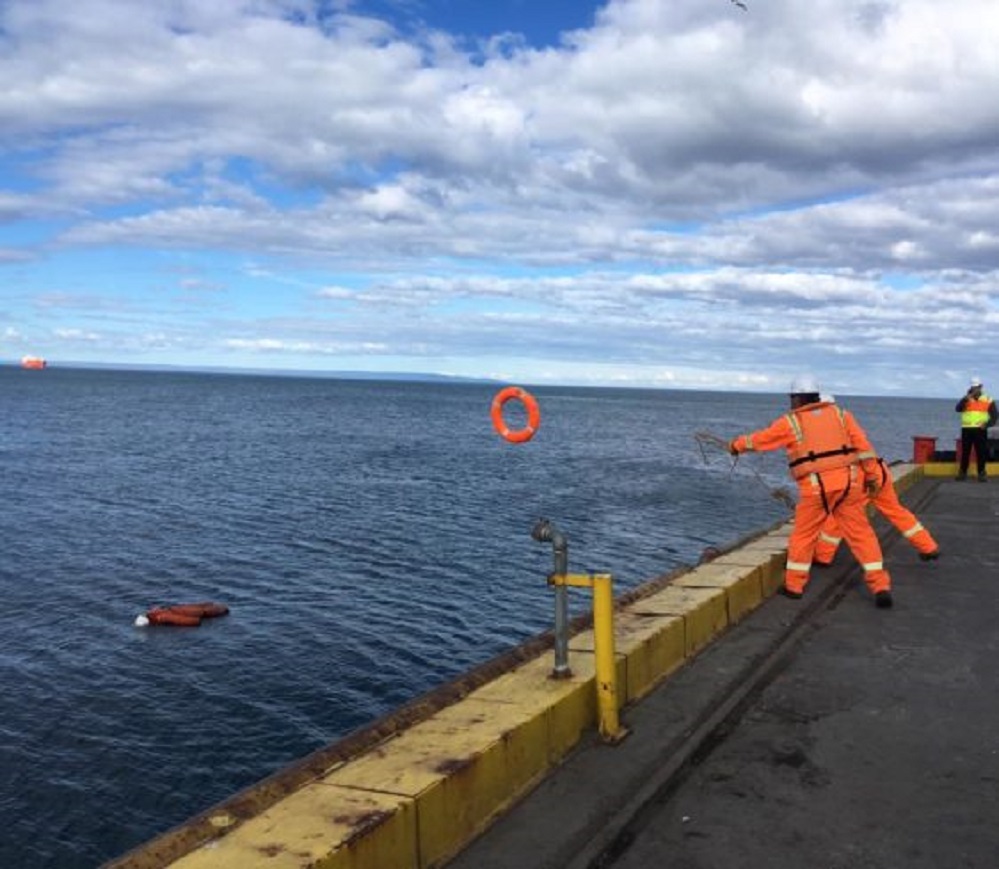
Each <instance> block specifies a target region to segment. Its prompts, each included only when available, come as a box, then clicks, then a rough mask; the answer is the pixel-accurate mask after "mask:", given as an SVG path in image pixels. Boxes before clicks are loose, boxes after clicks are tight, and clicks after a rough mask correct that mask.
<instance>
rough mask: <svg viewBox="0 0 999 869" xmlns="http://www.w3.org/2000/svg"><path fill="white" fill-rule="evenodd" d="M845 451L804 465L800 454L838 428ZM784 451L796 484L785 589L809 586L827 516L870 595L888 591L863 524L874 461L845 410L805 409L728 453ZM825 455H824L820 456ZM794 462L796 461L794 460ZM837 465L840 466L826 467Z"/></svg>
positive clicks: (739, 441) (821, 405) (822, 405)
mask: <svg viewBox="0 0 999 869" xmlns="http://www.w3.org/2000/svg"><path fill="white" fill-rule="evenodd" d="M837 428H838V431H839V433H840V434H841V437H840V440H841V441H843V442H844V447H849V448H850V449H849V452H848V453H847V451H846V450H845V449H844V451H842V452H840V454H839V456H838V458H834V457H831V458H828V459H820V460H819V461H811V462H810V461H806V460H805V459H802V458H801V454H802V453H803V452H807V451H808V450H809V449H810V444H809V440H810V438H814V437H815V435H814V434H809V432H813V433H814V432H816V431H817V429H821V430H823V431H824V432H826V433H827V436H826V438H825V440H826V441H828V433H829V432H831V431H833V430H835V429H837ZM780 447H784V448H785V449H787V451H788V457H789V460H790V459H792V458H794V459H795V466H794V467H792V474H793V475H794V476H795V478H796V480H797V483H798V491H799V495H800V497H799V499H798V505H797V507H796V508H795V511H794V528H793V530H792V532H791V537H790V539H789V540H788V547H787V565H786V568H785V571H784V586H785V588H786V589H787V590H788V591H790V592H794V593H798V594H800V593H801V592H803V591H804V589H805V586H806V585H807V584H808V573H809V571H810V570H811V567H812V558H813V556H814V552H815V544H816V540H817V538H818V535H819V530H820V529H821V528H822V525H823V523H824V522H825V521H826V518H827V517H828V516H833V517H834V518H835V519H836V520H837V521H838V522H839V527H840V529H842V533H843V536H844V537H845V538H846V542H847V545H848V546H849V547H850V550H851V551H852V552H853V554H854V556H855V557H856V559H857V561H859V562H860V565H861V567H863V569H864V581H865V582H866V583H867V587H868V588H869V589H870V591H871V593H872V594H877V593H878V592H880V591H890V590H891V577H890V576H889V575H888V571H887V570H885V568H884V562H883V560H882V555H881V544H880V543H879V542H878V538H877V535H876V534H875V533H874V529H873V528H872V527H871V523H870V522H869V521H868V519H867V511H866V507H867V492H866V491H865V483H866V482H870V483H874V484H876V483H877V482H878V481H879V475H878V465H877V456H876V454H875V453H874V450H873V449H872V448H871V444H870V441H869V440H868V439H867V435H866V433H865V432H864V430H863V429H862V428H861V427H860V424H859V423H858V422H857V421H856V419H854V417H853V414H851V413H850V412H849V411H848V410H844V409H843V408H839V407H836V406H834V405H832V404H830V403H828V402H816V403H814V404H806V405H803V406H802V407H798V408H796V409H794V410H792V411H791V412H790V413H788V414H785V415H784V416H782V417H780V418H778V419H776V420H774V421H773V422H772V423H771V424H770V425H769V426H767V428H765V429H760V430H759V431H756V432H753V433H752V434H747V435H740V436H739V437H737V438H735V439H734V440H733V441H732V442H731V444H730V449H731V451H732V452H733V453H736V454H739V453H744V452H753V451H766V450H775V449H779V448H780ZM823 455H825V451H823ZM795 457H797V458H795ZM835 462H839V463H840V467H829V465H830V464H831V463H835Z"/></svg>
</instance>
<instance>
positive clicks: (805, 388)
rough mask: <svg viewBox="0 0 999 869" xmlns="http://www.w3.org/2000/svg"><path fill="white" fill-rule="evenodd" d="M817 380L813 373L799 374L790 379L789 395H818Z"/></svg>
mask: <svg viewBox="0 0 999 869" xmlns="http://www.w3.org/2000/svg"><path fill="white" fill-rule="evenodd" d="M819 392H820V390H819V381H818V380H816V379H815V375H813V374H799V375H798V376H797V377H795V378H794V380H792V381H791V395H813V394H814V395H818V394H819Z"/></svg>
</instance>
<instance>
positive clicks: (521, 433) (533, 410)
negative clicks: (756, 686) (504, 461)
mask: <svg viewBox="0 0 999 869" xmlns="http://www.w3.org/2000/svg"><path fill="white" fill-rule="evenodd" d="M515 399H516V400H517V401H520V402H522V403H523V405H524V407H525V409H526V410H527V425H525V426H524V427H523V428H519V429H510V427H509V426H508V425H507V424H506V420H504V419H503V406H504V405H505V404H506V403H507V402H508V401H512V400H515ZM490 416H492V419H493V428H495V429H496V431H497V433H498V434H499V436H500V437H501V438H503V439H504V440H507V441H509V442H510V443H512V444H522V443H524V442H525V441H529V440H530V439H531V438H532V437H534V433H535V432H536V431H537V430H538V426H540V425H541V409H540V408H539V407H538V402H537V400H536V399H535V398H534V396H533V395H531V393H529V392H528V391H527V390H526V389H521V388H520V387H519V386H507V387H505V388H504V389H501V390H500V391H499V392H497V393H496V397H495V398H493V405H492V409H491V411H490Z"/></svg>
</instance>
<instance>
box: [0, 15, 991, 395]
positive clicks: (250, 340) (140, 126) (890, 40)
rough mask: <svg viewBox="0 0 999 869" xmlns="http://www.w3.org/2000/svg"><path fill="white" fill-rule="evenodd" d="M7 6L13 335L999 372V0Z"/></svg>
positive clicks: (763, 386)
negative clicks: (997, 95)
mask: <svg viewBox="0 0 999 869" xmlns="http://www.w3.org/2000/svg"><path fill="white" fill-rule="evenodd" d="M746 5H747V7H748V9H746V10H743V9H741V8H739V7H738V6H736V5H735V4H733V3H732V2H730V0H671V2H669V3H667V2H662V0H612V2H608V3H586V2H545V3H529V2H526V0H502V2H491V3H478V2H471V0H367V2H365V0H357V2H350V0H323V2H311V0H219V2H213V3H210V4H206V3H201V2H196V0H146V2H143V3H141V4H136V3H134V2H129V0H78V2H77V3H74V4H67V3H65V2H63V0H0V361H15V360H17V359H18V358H20V357H21V356H22V355H25V354H37V355H42V356H45V357H46V358H48V359H49V360H50V362H51V363H52V364H53V365H55V364H59V363H60V362H76V363H80V362H83V363H87V362H94V363H118V364H125V365H144V364H157V365H163V364H172V365H181V366H193V367H199V366H206V367H208V366H210V367H218V366H223V367H232V368H253V369H274V370H303V369H307V370H318V371H344V370H365V371H373V372H378V371H417V372H428V373H440V374H452V375H465V376H482V377H491V378H497V379H501V380H507V381H512V382H520V383H525V384H534V383H539V384H540V383H570V384H586V385H624V386H653V387H654V386H662V387H678V388H689V389H740V390H765V391H777V392H783V391H784V390H785V389H786V386H787V383H788V381H789V380H790V379H791V377H792V376H793V375H794V374H795V373H796V372H798V371H801V370H811V371H814V372H815V373H816V374H817V375H818V376H819V378H820V380H821V382H822V384H823V386H824V387H825V388H826V389H828V390H829V391H832V392H842V393H868V394H901V395H907V394H908V395H927V396H933V395H945V396H946V395H954V394H960V393H961V392H963V390H964V386H965V384H966V382H967V380H968V378H969V377H970V376H972V375H979V376H981V377H983V378H984V379H985V381H986V384H988V383H989V382H990V380H992V379H997V380H999V351H997V349H996V342H995V341H994V340H993V337H992V336H993V333H994V332H995V331H996V326H997V322H999V312H997V296H999V100H993V99H985V98H983V95H985V94H990V93H994V92H996V90H997V87H999V67H997V66H996V62H995V57H996V54H995V46H996V45H997V44H999V4H996V3H995V2H994V0H953V2H950V3H947V4H942V3H940V2H939V0H908V2H894V0H838V2H832V0H815V2H810V3H808V4H802V3H800V2H792V0H770V2H767V3H762V2H761V3H753V2H747V4H746Z"/></svg>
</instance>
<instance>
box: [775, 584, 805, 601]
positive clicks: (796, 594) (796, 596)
mask: <svg viewBox="0 0 999 869" xmlns="http://www.w3.org/2000/svg"><path fill="white" fill-rule="evenodd" d="M777 594H782V595H784V597H789V598H791V600H801V594H802V593H801V592H800V591H791V589H789V588H788V587H787V586H786V585H782V586H781V587H780V588H779V589H777Z"/></svg>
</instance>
